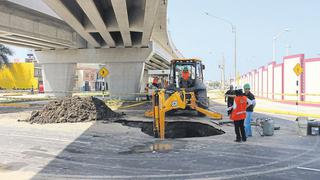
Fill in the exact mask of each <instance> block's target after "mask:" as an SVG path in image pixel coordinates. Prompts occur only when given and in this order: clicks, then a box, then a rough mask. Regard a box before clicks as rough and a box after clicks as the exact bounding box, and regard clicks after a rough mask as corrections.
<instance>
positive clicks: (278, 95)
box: [273, 64, 283, 100]
mask: <svg viewBox="0 0 320 180" xmlns="http://www.w3.org/2000/svg"><path fill="white" fill-rule="evenodd" d="M282 70H283V64H278V65H276V66H275V67H274V84H273V88H274V89H273V92H274V99H276V100H282V90H283V89H282Z"/></svg>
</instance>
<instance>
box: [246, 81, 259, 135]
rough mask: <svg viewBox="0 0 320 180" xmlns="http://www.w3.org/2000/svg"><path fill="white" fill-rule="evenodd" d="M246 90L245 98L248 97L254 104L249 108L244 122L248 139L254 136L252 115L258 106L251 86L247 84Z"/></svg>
mask: <svg viewBox="0 0 320 180" xmlns="http://www.w3.org/2000/svg"><path fill="white" fill-rule="evenodd" d="M243 89H244V94H245V96H247V98H248V99H249V100H251V102H252V104H251V105H250V106H248V108H247V110H246V119H245V121H244V124H245V125H244V126H245V130H246V135H247V137H250V136H252V131H251V119H252V113H253V109H254V107H255V105H256V100H255V97H254V95H253V94H252V93H251V92H250V84H248V83H247V84H245V85H244V86H243Z"/></svg>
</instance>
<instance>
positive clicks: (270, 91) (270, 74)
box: [267, 62, 275, 99]
mask: <svg viewBox="0 0 320 180" xmlns="http://www.w3.org/2000/svg"><path fill="white" fill-rule="evenodd" d="M274 65H275V62H271V63H270V64H269V65H268V67H267V71H268V72H267V74H268V78H267V81H268V82H267V84H268V88H267V91H268V94H267V98H269V99H274V95H273V93H274V91H273V87H274V85H273V84H274V75H273V73H274Z"/></svg>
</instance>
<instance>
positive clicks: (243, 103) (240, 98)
mask: <svg viewBox="0 0 320 180" xmlns="http://www.w3.org/2000/svg"><path fill="white" fill-rule="evenodd" d="M235 94H236V97H235V98H234V103H233V106H232V107H231V108H232V113H231V116H230V119H231V120H233V122H234V130H235V133H236V140H235V142H241V140H242V141H243V142H245V141H247V136H246V132H245V130H244V119H245V118H246V109H247V107H249V106H250V105H251V104H252V102H251V100H250V99H248V98H247V97H246V96H245V95H244V94H243V92H242V89H238V90H236V91H235Z"/></svg>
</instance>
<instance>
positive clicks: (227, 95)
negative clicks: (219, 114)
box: [224, 85, 235, 116]
mask: <svg viewBox="0 0 320 180" xmlns="http://www.w3.org/2000/svg"><path fill="white" fill-rule="evenodd" d="M234 96H235V92H234V90H233V85H230V89H229V90H228V91H227V92H226V93H225V94H224V102H226V103H227V107H228V108H230V107H232V106H233V101H234ZM230 114H231V110H228V116H230Z"/></svg>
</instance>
